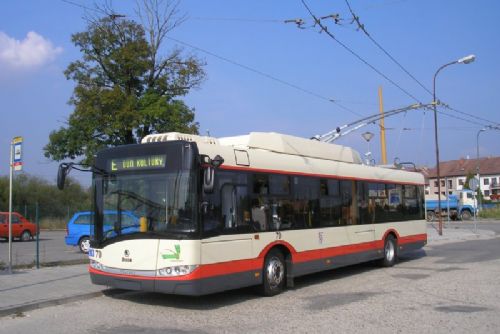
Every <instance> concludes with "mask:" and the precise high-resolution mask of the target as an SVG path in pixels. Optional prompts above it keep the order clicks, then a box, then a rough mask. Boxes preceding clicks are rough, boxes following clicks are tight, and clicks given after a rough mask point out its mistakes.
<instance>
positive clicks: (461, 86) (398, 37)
mask: <svg viewBox="0 0 500 334" xmlns="http://www.w3.org/2000/svg"><path fill="white" fill-rule="evenodd" d="M72 2H75V3H78V4H82V5H83V6H87V7H93V3H94V1H84V0H72ZM98 3H99V1H98ZM307 3H308V4H309V6H310V7H311V9H312V10H313V11H314V12H315V14H317V15H318V16H327V15H329V14H333V13H338V14H340V17H341V18H345V19H348V18H349V11H348V9H347V6H346V4H345V2H344V1H340V0H335V1H319V0H309V1H307ZM350 4H351V6H352V7H353V9H354V11H355V12H356V13H357V14H358V16H359V17H360V20H361V22H362V23H363V24H364V25H365V27H366V29H367V31H368V32H369V33H370V34H371V36H372V37H373V38H374V39H375V40H376V41H377V42H378V43H379V44H380V45H382V46H383V47H384V48H385V49H386V50H387V51H389V53H390V54H391V55H392V56H393V57H394V58H396V59H397V60H398V61H399V62H400V63H401V64H403V65H404V66H405V68H406V69H407V70H409V71H410V72H411V73H412V74H413V75H414V76H415V77H416V78H417V79H418V80H419V81H420V82H422V83H423V84H424V85H425V86H426V87H427V88H428V89H431V90H432V77H433V75H434V73H435V71H436V70H437V69H438V68H439V67H440V66H441V65H443V64H445V63H448V62H450V61H453V60H456V59H458V58H461V57H463V56H466V55H469V54H475V55H476V56H477V59H476V62H474V63H472V64H469V65H453V66H450V67H448V68H446V69H444V70H443V71H442V72H441V73H440V75H439V77H438V81H437V95H438V97H439V99H440V100H442V101H445V102H446V103H448V104H449V105H451V106H452V107H454V108H455V109H457V110H460V111H462V112H465V113H467V114H471V115H473V116H474V118H471V117H467V116H464V115H463V114H458V113H456V112H453V111H447V113H448V114H449V116H445V115H443V114H439V116H438V117H439V136H440V153H441V160H451V159H459V158H461V157H467V156H470V157H471V158H473V157H475V155H476V134H477V132H478V130H479V129H481V127H482V125H483V124H489V123H487V122H485V121H484V120H483V119H486V120H490V121H493V122H500V114H499V112H498V106H497V101H496V100H495V99H496V97H497V96H498V93H499V88H500V65H499V64H498V60H499V59H500V43H498V33H500V17H499V16H500V2H498V1H494V0H489V1H487V0H482V1H460V0H440V1H431V0H418V1H417V0H372V1H361V0H351V1H350ZM135 7H136V4H135V1H131V0H123V1H115V2H114V8H115V9H116V12H118V13H121V14H125V15H127V16H128V17H129V18H132V19H135V18H136V14H135V11H134V8H135ZM180 8H181V10H182V11H183V12H185V13H186V14H187V15H188V17H189V19H188V20H187V21H186V22H185V23H184V24H183V25H182V26H181V27H180V28H178V29H176V30H174V31H173V32H171V34H170V36H171V37H172V38H175V39H177V40H180V41H182V42H184V43H188V44H190V45H194V46H196V47H197V48H200V49H203V50H206V51H209V52H211V53H213V54H217V55H219V56H221V57H224V58H227V59H230V60H231V61H233V62H236V63H239V64H242V65H244V66H247V67H250V68H253V69H255V70H257V71H260V72H262V73H265V74H268V75H271V76H273V77H275V78H278V79H280V80H282V81H285V82H288V83H290V84H293V85H296V86H298V87H300V88H302V89H305V90H308V91H310V92H313V93H314V94H316V95H320V96H323V97H327V98H331V99H335V100H338V101H340V103H341V104H342V105H343V106H345V107H347V108H349V109H351V110H353V111H355V112H356V113H357V114H362V115H371V114H375V113H377V112H378V96H377V89H378V87H379V86H382V87H383V91H384V104H385V109H386V110H390V109H394V108H399V107H404V106H407V105H410V104H413V103H415V101H414V100H412V99H411V98H409V97H408V96H407V95H405V94H404V93H403V92H401V91H400V90H399V89H398V88H396V87H394V86H392V85H391V84H390V83H389V82H387V81H386V80H385V79H384V78H382V77H381V76H379V75H378V74H376V73H375V72H374V71H373V70H372V69H370V68H369V67H367V66H366V65H365V64H363V63H362V62H360V61H359V60H358V59H356V58H355V57H354V56H353V55H352V54H350V53H348V52H347V51H346V50H345V49H343V48H342V47H341V46H339V45H338V44H337V43H335V42H334V41H333V40H332V39H330V38H329V37H327V36H326V35H325V34H324V33H322V34H319V33H318V30H317V29H314V28H308V29H298V28H297V27H296V26H295V25H294V24H292V23H288V24H285V23H283V22H282V21H284V20H286V19H295V18H303V19H304V20H305V21H306V26H310V24H311V19H310V17H309V16H308V13H307V11H306V9H305V8H304V6H303V5H302V3H301V1H300V0H294V1H291V0H287V1H285V0H281V1H279V0H277V1H265V0H258V1H257V0H256V1H229V0H219V1H201V0H187V1H182V2H181V5H180ZM84 14H85V11H84V9H82V8H81V7H78V6H75V5H71V4H68V3H66V2H63V1H60V0H50V1H22V0H21V1H3V2H2V4H1V5H0V115H1V122H0V175H5V174H7V173H8V151H9V142H10V140H11V138H12V137H14V136H23V137H24V138H25V146H24V160H25V171H26V172H28V173H30V174H33V175H39V176H41V177H44V178H46V179H48V180H50V181H53V180H54V178H55V175H56V171H57V163H54V162H51V161H49V160H47V159H46V158H45V157H44V156H43V151H42V148H43V146H44V145H46V144H47V142H48V135H49V133H50V131H52V130H54V129H57V128H59V127H60V126H63V125H64V122H65V120H66V119H67V118H68V116H69V115H70V113H71V112H72V108H71V106H69V105H68V104H67V101H68V100H69V98H70V96H71V94H72V90H73V87H74V83H73V82H71V81H67V80H66V79H65V77H64V75H63V71H64V69H65V68H66V67H67V65H68V64H69V63H70V62H71V61H74V60H77V59H79V58H80V57H81V54H80V53H79V51H78V50H77V49H76V48H75V47H74V46H73V45H72V43H71V34H73V33H76V32H79V31H82V30H84V29H85V26H86V24H85V21H84V20H83V19H82V17H83V16H84ZM235 19H237V20H235ZM345 22H346V23H348V22H350V21H349V20H346V21H345ZM329 27H330V31H331V32H332V33H333V34H334V35H335V36H336V37H337V38H338V39H339V40H340V41H342V42H343V43H345V44H346V45H348V46H349V47H350V48H351V49H353V50H354V51H355V52H356V53H357V54H359V55H360V56H362V57H363V58H364V59H366V60H367V61H368V62H369V63H370V64H372V65H373V66H375V67H376V68H377V69H379V70H380V71H381V72H383V73H384V74H385V75H386V76H388V77H389V78H391V79H392V80H393V81H395V82H396V83H398V84H399V85H400V86H401V87H403V88H404V89H405V90H406V91H408V92H410V93H411V94H412V95H414V96H415V97H417V99H419V100H420V101H422V102H426V103H429V102H431V101H432V96H431V95H429V94H428V93H427V92H426V91H425V90H423V89H422V88H421V87H420V86H419V85H418V84H417V83H416V82H414V81H413V80H412V79H411V78H409V77H408V76H407V75H406V74H405V73H404V72H402V71H401V70H400V69H399V68H398V67H397V66H396V65H395V64H394V63H393V62H391V60H390V59H389V58H388V57H387V56H385V55H384V54H383V53H382V52H381V51H380V50H379V49H378V48H376V47H375V46H374V45H373V43H372V42H371V41H370V40H369V39H368V38H367V37H366V36H365V35H364V34H363V33H362V32H360V31H356V29H355V26H353V25H348V24H346V25H343V26H337V25H334V24H330V25H329ZM174 45H175V43H174V42H172V41H171V40H168V41H167V43H166V44H165V50H164V51H168V50H169V49H170V48H171V47H173V46H174ZM184 50H185V52H186V54H197V55H198V57H200V58H201V59H203V60H204V61H205V62H206V67H205V69H206V72H207V79H206V80H205V82H204V83H203V84H202V86H201V87H200V88H199V89H197V90H194V91H192V92H191V93H190V94H189V95H188V96H186V97H185V100H186V102H187V104H188V105H189V106H191V107H193V108H195V110H196V120H197V121H198V122H199V123H200V132H201V133H205V132H206V131H207V130H209V131H210V134H211V135H213V136H216V137H221V136H229V135H237V134H245V133H248V132H250V131H275V132H281V133H286V134H292V135H297V136H303V137H310V136H312V135H315V134H322V133H325V132H328V131H330V130H331V129H334V128H335V127H337V126H340V125H343V124H346V123H349V122H352V121H354V120H356V119H358V118H359V117H360V116H358V115H355V114H353V113H350V112H347V111H345V110H343V109H341V108H339V107H338V106H336V105H335V104H332V103H331V102H328V101H325V100H324V99H321V98H318V97H316V96H313V95H310V94H307V93H304V92H303V91H301V90H298V89H294V88H291V87H290V86H287V85H284V84H282V83H279V82H277V81H274V80H270V79H269V78H266V77H265V76H262V75H259V74H256V73H255V72H252V71H249V70H245V69H243V68H241V67H238V66H235V65H234V64H232V63H229V62H225V61H223V60H221V59H219V58H216V57H214V56H212V55H210V54H207V53H204V52H201V51H196V50H193V49H191V48H189V47H184ZM458 117H460V118H467V119H468V120H470V121H467V122H466V121H463V120H460V119H459V118H458ZM478 123H479V124H478ZM433 126H434V123H433V115H432V112H430V111H426V112H425V113H424V112H422V111H411V112H408V113H406V114H400V115H398V116H395V117H392V118H388V119H387V120H386V127H387V128H388V130H387V150H388V159H389V160H390V161H392V160H393V159H394V158H395V157H398V158H399V159H400V160H401V161H413V162H415V163H417V164H419V165H428V166H434V165H435V153H434V133H433ZM365 131H371V132H373V133H375V134H376V135H375V137H374V138H373V139H372V141H371V144H370V150H371V151H372V152H373V156H374V158H375V159H376V161H377V162H379V161H380V145H379V131H378V127H377V126H376V125H369V126H367V127H365V128H363V129H361V130H359V131H357V132H353V133H351V134H350V135H349V136H346V137H344V138H342V139H340V140H338V141H337V143H339V144H343V145H348V146H352V147H354V148H355V149H357V150H359V151H360V152H362V153H364V152H366V151H367V150H368V147H367V143H366V142H365V141H364V139H363V138H362V137H361V133H363V132H365ZM499 135H500V132H499V131H486V132H484V133H482V134H481V135H480V143H479V144H480V145H479V146H480V155H481V156H498V155H500V145H498V142H499V138H500V136H499ZM72 175H73V176H74V177H76V178H77V179H79V180H81V181H82V182H85V183H88V177H87V176H84V175H82V174H78V173H74V174H72Z"/></svg>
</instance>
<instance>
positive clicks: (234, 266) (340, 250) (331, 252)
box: [89, 234, 427, 281]
mask: <svg viewBox="0 0 500 334" xmlns="http://www.w3.org/2000/svg"><path fill="white" fill-rule="evenodd" d="M422 241H427V234H417V235H411V236H406V237H399V238H398V244H400V245H405V244H409V243H416V242H422ZM276 245H283V246H285V247H287V248H288V249H289V250H290V253H291V254H292V262H293V263H303V262H309V261H315V260H321V259H324V258H329V257H337V256H342V255H349V254H355V253H361V252H366V251H373V250H381V249H383V247H384V239H382V240H375V241H373V242H364V243H360V244H355V245H345V246H337V247H330V248H323V249H315V250H310V251H303V252H296V251H295V249H294V248H293V247H292V246H291V245H290V244H288V243H286V242H284V241H281V240H280V241H276V242H273V243H271V244H269V245H267V246H266V248H265V250H269V249H270V248H271V247H274V246H276ZM266 253H267V251H264V250H263V251H262V252H261V253H260V255H259V257H257V258H253V259H245V260H235V261H227V262H219V263H212V264H203V265H200V266H199V267H198V268H197V269H195V270H194V271H193V272H192V273H191V274H188V275H184V276H175V277H158V276H138V275H127V274H114V273H108V272H104V271H100V270H97V269H95V268H92V267H90V266H89V272H90V273H92V274H96V275H104V276H112V277H117V278H125V279H135V280H165V281H167V280H168V281H190V280H198V279H203V278H209V277H214V276H223V275H230V274H235V273H241V272H247V271H252V270H257V271H260V270H262V267H263V265H264V256H265V254H266Z"/></svg>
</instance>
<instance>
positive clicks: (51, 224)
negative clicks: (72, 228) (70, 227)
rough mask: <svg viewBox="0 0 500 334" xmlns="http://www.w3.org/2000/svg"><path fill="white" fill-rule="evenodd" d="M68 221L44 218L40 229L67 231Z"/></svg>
mask: <svg viewBox="0 0 500 334" xmlns="http://www.w3.org/2000/svg"><path fill="white" fill-rule="evenodd" d="M66 223H67V221H66V219H63V218H42V219H41V220H40V229H42V230H64V229H66Z"/></svg>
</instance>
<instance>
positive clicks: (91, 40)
mask: <svg viewBox="0 0 500 334" xmlns="http://www.w3.org/2000/svg"><path fill="white" fill-rule="evenodd" d="M161 6H162V5H161V3H158V2H157V1H154V0H150V1H145V2H144V4H143V10H142V11H139V14H140V16H141V17H142V18H143V21H145V22H146V23H145V24H139V23H137V22H135V21H133V20H129V19H123V18H119V17H117V15H115V14H112V12H109V15H107V16H105V17H102V18H100V19H96V20H88V26H87V30H86V31H84V32H80V33H76V34H74V35H72V41H73V43H74V44H75V46H76V47H78V48H79V49H80V51H81V52H82V59H81V60H78V61H75V62H72V63H71V64H70V65H69V66H68V68H67V69H66V71H65V72H64V73H65V75H66V78H67V79H68V80H74V81H75V82H76V87H75V88H74V91H73V95H72V97H71V99H70V100H69V104H70V105H73V106H74V111H73V113H72V114H71V115H70V117H69V119H68V122H67V124H66V126H64V127H61V128H59V129H58V130H55V131H52V132H51V134H50V136H49V143H48V144H47V145H46V146H45V147H44V151H45V156H46V157H48V158H51V159H53V160H57V161H60V160H63V159H66V158H70V159H75V158H77V157H83V162H85V163H91V162H92V158H93V156H94V154H95V153H96V152H97V151H98V150H100V149H102V148H106V147H112V146H118V145H123V144H133V143H138V142H139V141H140V139H141V138H142V137H144V136H146V135H148V134H152V133H159V132H167V131H181V132H187V133H198V123H196V122H195V121H194V109H192V108H189V107H188V106H187V105H186V104H185V103H184V102H183V101H182V100H180V99H179V98H180V97H182V96H184V95H186V94H187V93H188V92H189V91H190V90H191V89H192V88H195V87H198V86H199V85H200V83H201V81H202V80H203V79H204V76H205V73H204V71H203V64H202V62H201V61H200V60H198V59H197V58H196V57H194V56H183V55H182V51H181V50H180V49H174V50H173V51H171V52H170V53H168V55H167V56H166V57H162V56H161V55H160V50H161V49H162V45H163V42H164V41H165V38H166V34H167V32H169V31H171V30H172V29H174V28H175V27H177V26H178V25H179V24H180V23H182V18H181V19H176V17H177V14H178V10H177V3H174V4H172V3H171V2H167V3H166V5H165V6H164V7H161Z"/></svg>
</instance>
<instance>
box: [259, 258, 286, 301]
mask: <svg viewBox="0 0 500 334" xmlns="http://www.w3.org/2000/svg"><path fill="white" fill-rule="evenodd" d="M262 276H263V277H262V286H261V289H260V290H261V291H260V292H261V293H262V295H264V296H266V297H270V296H275V295H277V294H279V293H281V292H282V291H283V289H284V287H285V280H286V264H285V257H284V256H283V253H282V252H280V251H279V250H278V249H272V250H271V251H270V252H269V253H268V254H267V256H266V259H265V261H264V268H263V269H262Z"/></svg>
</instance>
